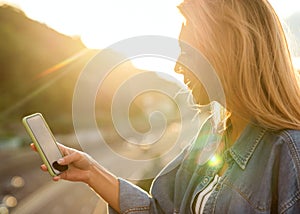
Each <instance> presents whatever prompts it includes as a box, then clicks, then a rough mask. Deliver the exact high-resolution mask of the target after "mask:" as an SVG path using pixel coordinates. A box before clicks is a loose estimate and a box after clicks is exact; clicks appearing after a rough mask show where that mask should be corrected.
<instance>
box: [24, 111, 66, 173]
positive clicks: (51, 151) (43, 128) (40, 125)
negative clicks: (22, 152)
mask: <svg viewBox="0 0 300 214" xmlns="http://www.w3.org/2000/svg"><path fill="white" fill-rule="evenodd" d="M22 122H23V124H24V126H25V128H26V131H27V132H28V134H29V136H30V137H31V139H32V141H33V143H34V145H35V147H36V150H37V151H38V153H39V155H40V157H41V158H42V160H43V162H44V164H45V165H46V166H47V169H48V171H49V173H50V175H51V176H53V177H54V176H57V175H59V174H60V173H61V172H63V171H65V170H67V169H68V166H67V165H59V164H58V163H57V160H58V159H60V158H61V157H63V155H62V153H61V151H60V149H59V147H58V145H57V143H56V140H55V137H54V135H53V134H52V132H51V130H50V128H49V126H48V124H47V123H46V121H45V119H44V118H43V116H42V114H40V113H35V114H32V115H29V116H26V117H24V118H23V120H22Z"/></svg>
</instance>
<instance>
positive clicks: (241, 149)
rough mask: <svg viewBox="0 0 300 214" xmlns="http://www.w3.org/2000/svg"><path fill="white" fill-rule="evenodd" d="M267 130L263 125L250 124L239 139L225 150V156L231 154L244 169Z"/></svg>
mask: <svg viewBox="0 0 300 214" xmlns="http://www.w3.org/2000/svg"><path fill="white" fill-rule="evenodd" d="M265 132H266V130H265V129H263V128H261V127H258V126H254V125H253V124H248V125H247V126H246V128H245V130H244V131H243V132H242V134H241V136H240V137H239V138H238V140H237V141H236V142H235V143H234V144H233V146H232V147H231V148H230V149H229V150H227V151H226V152H225V157H226V158H228V155H230V156H231V157H232V158H233V159H234V161H235V162H236V163H237V164H238V165H239V167H240V168H242V169H243V170H244V169H245V168H246V165H247V163H248V162H249V160H250V158H251V157H252V155H253V153H254V151H255V148H256V147H257V145H258V143H259V142H260V141H261V140H262V138H263V136H264V134H265Z"/></svg>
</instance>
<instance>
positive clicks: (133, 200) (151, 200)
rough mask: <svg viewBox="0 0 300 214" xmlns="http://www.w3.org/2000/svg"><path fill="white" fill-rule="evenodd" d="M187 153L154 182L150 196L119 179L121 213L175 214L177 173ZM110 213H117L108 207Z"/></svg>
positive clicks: (183, 153) (172, 163)
mask: <svg viewBox="0 0 300 214" xmlns="http://www.w3.org/2000/svg"><path fill="white" fill-rule="evenodd" d="M185 153H186V151H184V152H182V153H181V154H180V155H179V156H177V158H175V159H174V160H173V161H172V162H171V163H170V164H168V165H167V166H166V167H165V168H164V169H163V170H162V171H161V172H160V174H159V175H158V176H157V177H156V178H155V179H154V180H153V182H152V186H151V189H150V194H149V193H147V192H145V191H144V190H143V189H141V188H140V187H138V186H136V185H134V184H132V183H130V182H129V181H126V180H124V179H122V178H119V185H120V190H119V200H120V202H119V203H120V210H121V213H126V214H130V213H134V214H144V213H151V214H152V213H157V214H159V213H173V208H174V202H173V198H174V184H175V179H176V173H177V171H178V168H179V167H180V164H181V161H182V160H183V157H184V155H185ZM108 210H109V213H112V214H114V213H117V212H116V211H115V210H113V209H112V208H111V207H108Z"/></svg>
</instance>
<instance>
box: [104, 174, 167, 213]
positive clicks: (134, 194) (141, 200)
mask: <svg viewBox="0 0 300 214" xmlns="http://www.w3.org/2000/svg"><path fill="white" fill-rule="evenodd" d="M119 183H120V184H119V185H120V192H119V199H120V210H121V213H126V214H129V213H135V214H145V213H164V212H163V211H162V210H161V208H160V207H159V205H158V204H157V203H156V200H155V199H154V198H153V197H152V196H151V195H150V194H148V193H147V192H146V191H144V190H143V189H141V188H140V187H138V186H136V185H134V184H132V183H130V182H129V181H126V180H124V179H122V178H119ZM108 209H109V213H112V214H114V213H117V212H116V211H115V210H113V209H112V208H111V207H109V208H108Z"/></svg>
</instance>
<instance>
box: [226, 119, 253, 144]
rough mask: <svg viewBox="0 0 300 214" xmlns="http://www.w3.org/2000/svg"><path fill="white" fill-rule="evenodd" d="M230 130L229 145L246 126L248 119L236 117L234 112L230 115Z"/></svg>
mask: <svg viewBox="0 0 300 214" xmlns="http://www.w3.org/2000/svg"><path fill="white" fill-rule="evenodd" d="M230 120H231V125H232V131H231V133H230V135H229V145H228V146H232V145H233V144H234V143H235V141H236V140H237V139H238V138H239V137H240V135H241V133H242V132H243V131H244V129H245V128H246V126H247V124H248V123H249V121H248V120H246V119H244V118H241V117H238V116H236V115H235V114H232V115H231V116H230Z"/></svg>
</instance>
